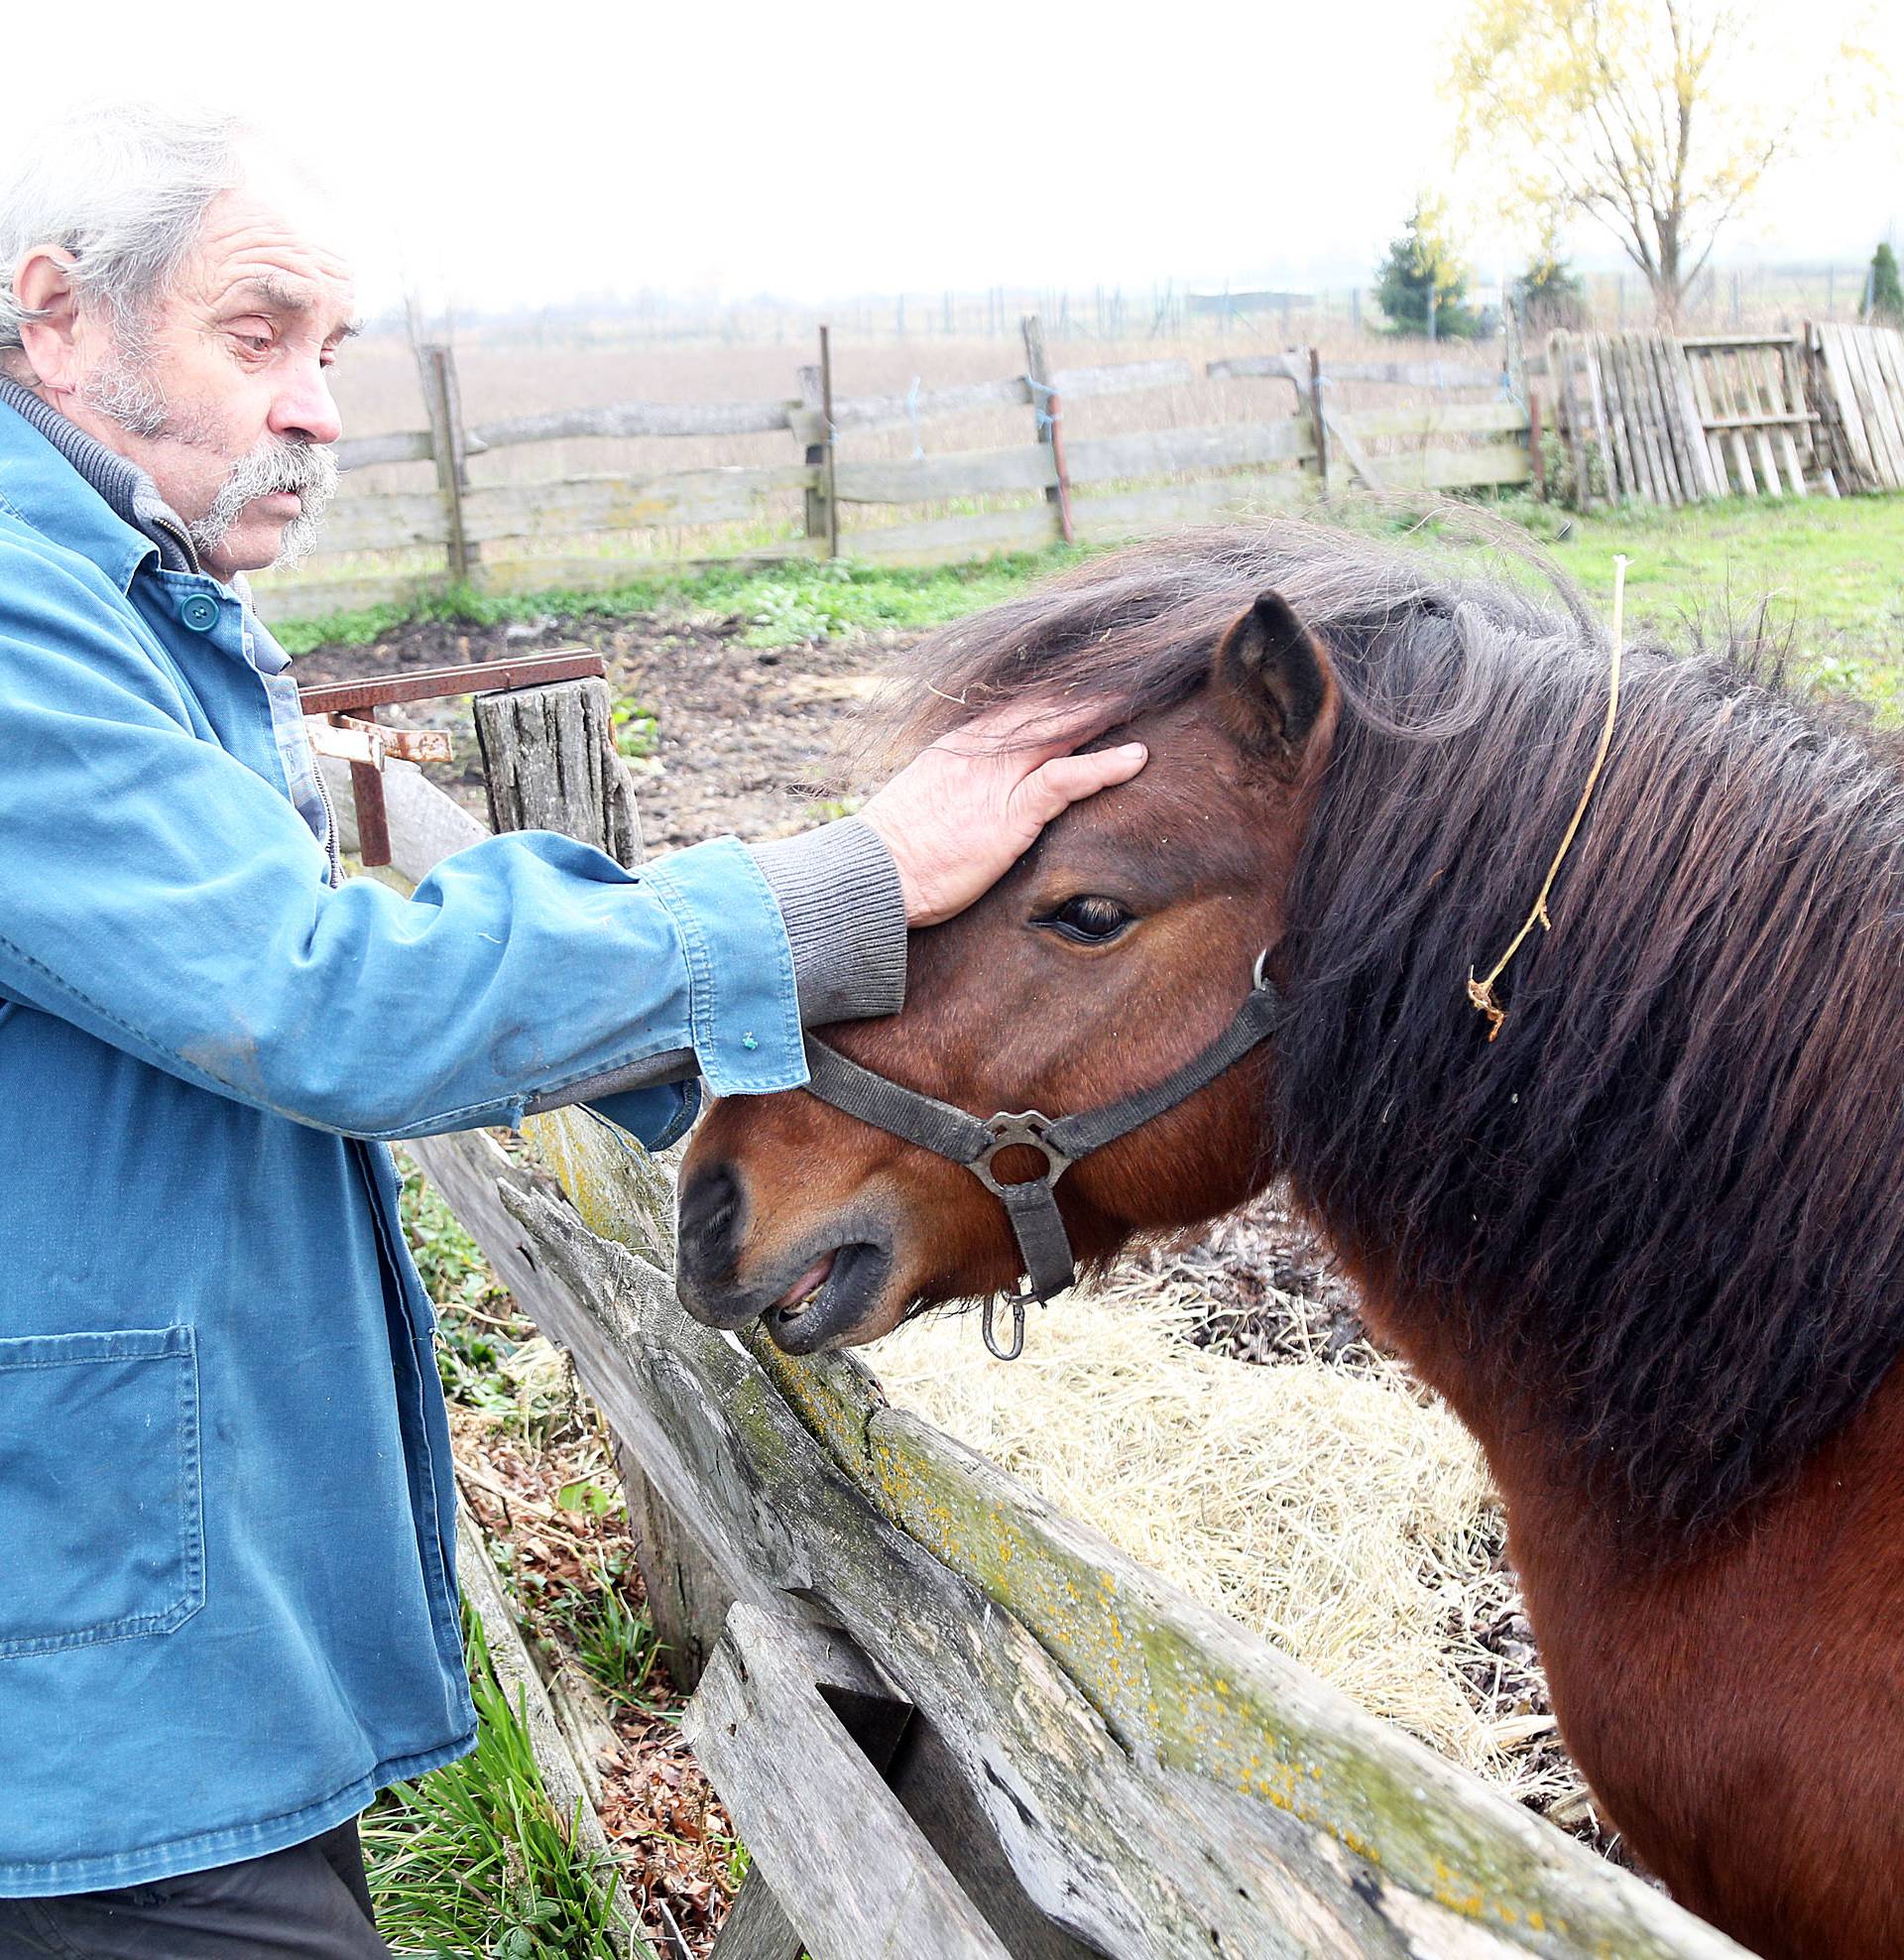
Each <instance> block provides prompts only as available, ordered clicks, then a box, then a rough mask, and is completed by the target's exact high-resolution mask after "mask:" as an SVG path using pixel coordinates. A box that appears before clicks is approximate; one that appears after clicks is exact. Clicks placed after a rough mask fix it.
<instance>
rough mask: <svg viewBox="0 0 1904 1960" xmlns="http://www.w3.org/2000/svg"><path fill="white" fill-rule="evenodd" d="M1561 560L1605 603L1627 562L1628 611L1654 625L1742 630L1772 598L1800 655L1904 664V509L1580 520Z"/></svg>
mask: <svg viewBox="0 0 1904 1960" xmlns="http://www.w3.org/2000/svg"><path fill="white" fill-rule="evenodd" d="M1552 550H1553V552H1554V555H1555V556H1556V557H1557V558H1558V559H1559V560H1560V562H1561V564H1562V565H1563V566H1565V568H1566V569H1567V570H1568V572H1569V573H1571V574H1572V576H1573V577H1574V578H1575V580H1576V581H1578V582H1579V583H1580V584H1581V585H1583V586H1585V587H1586V588H1587V590H1588V591H1589V592H1592V593H1597V594H1606V595H1610V594H1611V592H1612V587H1613V557H1614V554H1615V553H1617V552H1624V553H1625V555H1626V556H1627V557H1628V558H1629V559H1630V560H1631V564H1630V567H1629V569H1628V571H1627V574H1626V596H1627V606H1628V608H1629V610H1630V611H1631V613H1632V614H1633V616H1634V617H1635V618H1637V619H1642V620H1645V621H1647V622H1648V623H1651V624H1656V625H1660V626H1669V625H1670V624H1671V623H1672V622H1673V621H1674V620H1676V619H1678V618H1681V617H1683V616H1685V615H1687V614H1688V613H1702V614H1705V615H1707V616H1723V614H1724V613H1725V611H1726V609H1727V608H1729V609H1730V611H1731V612H1732V614H1733V615H1734V616H1735V617H1739V618H1742V617H1743V616H1744V615H1745V614H1746V613H1748V612H1749V611H1750V610H1751V609H1752V608H1754V607H1755V606H1756V605H1757V603H1758V601H1759V600H1760V599H1763V598H1769V599H1770V601H1771V603H1772V607H1773V610H1774V615H1775V616H1783V617H1785V618H1789V619H1791V620H1792V621H1793V622H1794V624H1795V625H1796V627H1797V630H1798V644H1799V648H1800V651H1801V652H1802V653H1805V654H1811V655H1820V656H1823V655H1828V654H1849V655H1852V656H1854V657H1857V658H1860V659H1882V660H1887V661H1892V662H1896V661H1898V660H1899V659H1900V658H1904V497H1846V498H1844V499H1841V500H1838V501H1833V500H1832V499H1830V498H1824V497H1808V498H1806V499H1805V500H1804V501H1803V502H1799V501H1797V500H1781V501H1779V502H1775V503H1773V502H1764V501H1761V500H1759V499H1757V498H1733V499H1731V500H1729V501H1728V502H1725V503H1723V504H1710V505H1705V506H1701V507H1698V508H1695V509H1689V510H1683V511H1651V512H1642V511H1638V510H1633V511H1626V512H1619V513H1615V514H1607V515H1597V516H1594V517H1577V518H1575V519H1573V521H1572V531H1571V535H1569V536H1568V537H1566V538H1557V539H1555V540H1554V542H1553V544H1552Z"/></svg>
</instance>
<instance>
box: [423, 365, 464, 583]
mask: <svg viewBox="0 0 1904 1960" xmlns="http://www.w3.org/2000/svg"><path fill="white" fill-rule="evenodd" d="M416 359H417V364H418V366H419V367H420V368H421V370H422V377H423V406H424V408H425V409H426V410H427V411H428V412H429V440H430V448H431V451H432V453H433V454H434V456H435V458H436V488H437V490H438V491H439V492H440V493H441V495H442V499H443V515H444V517H445V518H447V519H448V521H449V575H450V576H451V577H452V578H454V579H455V580H456V581H457V582H458V583H459V584H460V583H462V582H463V581H464V580H466V579H467V578H468V577H469V541H468V538H467V536H466V534H465V532H464V530H463V492H464V491H465V490H466V489H467V488H468V487H469V481H468V451H467V448H466V444H465V439H464V435H463V402H462V392H461V390H460V389H459V388H458V387H457V384H456V357H455V355H454V354H453V353H451V352H450V350H449V349H448V348H447V347H440V346H434V345H431V346H426V347H419V348H418V349H417V350H416Z"/></svg>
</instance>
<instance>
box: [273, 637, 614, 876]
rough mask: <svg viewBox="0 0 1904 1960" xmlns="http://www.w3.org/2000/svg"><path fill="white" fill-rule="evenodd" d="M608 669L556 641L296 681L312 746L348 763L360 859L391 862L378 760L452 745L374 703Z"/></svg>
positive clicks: (421, 755)
mask: <svg viewBox="0 0 1904 1960" xmlns="http://www.w3.org/2000/svg"><path fill="white" fill-rule="evenodd" d="M607 674H608V668H607V666H606V665H605V664H604V662H603V660H602V657H601V655H600V654H597V653H593V652H591V651H590V650H589V649H588V648H587V647H557V648H554V649H552V650H551V651H550V652H548V653H545V654H525V655H523V656H522V657H521V658H519V659H516V660H500V661H474V662H470V663H466V664H465V665H463V666H460V667H425V668H418V669H416V671H415V672H414V673H411V674H365V675H363V676H362V677H361V678H359V679H356V680H320V681H313V682H312V683H311V685H310V686H308V687H300V688H298V690H297V695H298V700H299V702H300V703H301V705H302V707H303V710H304V715H305V723H304V725H305V727H306V729H307V730H308V731H309V734H310V745H311V749H312V751H313V752H314V753H315V754H317V755H320V756H336V757H339V758H341V759H342V760H344V761H346V762H348V763H349V764H350V795H351V800H352V801H353V802H354V803H355V804H356V805H357V841H358V846H359V853H360V855H361V856H362V858H363V861H364V863H365V864H367V865H381V864H388V863H389V862H390V818H389V813H388V811H387V810H386V808H385V804H384V779H383V768H384V764H385V763H386V761H388V760H390V759H391V758H393V757H395V758H396V759H397V760H399V761H402V762H447V761H448V760H449V754H450V746H449V737H448V736H447V735H445V734H441V733H437V732H422V731H412V730H408V729H398V728H383V727H380V726H379V725H378V722H377V712H376V711H377V709H378V708H380V707H389V706H393V705H395V704H396V703H397V702H400V701H434V700H446V699H449V698H451V697H452V696H454V695H458V694H500V693H512V692H514V691H515V690H516V689H517V688H519V687H545V686H547V685H549V684H550V683H551V682H553V681H557V680H600V679H603V678H605V677H606V675H607ZM353 710H354V712H353Z"/></svg>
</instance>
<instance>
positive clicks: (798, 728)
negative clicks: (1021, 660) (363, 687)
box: [296, 613, 911, 850]
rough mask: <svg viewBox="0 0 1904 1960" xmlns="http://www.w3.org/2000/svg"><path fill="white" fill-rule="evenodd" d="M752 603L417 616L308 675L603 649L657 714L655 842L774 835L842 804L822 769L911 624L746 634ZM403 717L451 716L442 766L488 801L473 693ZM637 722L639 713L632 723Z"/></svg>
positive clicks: (666, 844)
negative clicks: (525, 619)
mask: <svg viewBox="0 0 1904 1960" xmlns="http://www.w3.org/2000/svg"><path fill="white" fill-rule="evenodd" d="M752 624H753V622H752V621H751V620H749V619H748V618H747V616H746V615H744V614H737V613H722V614H709V613H698V614H691V615H666V614H654V613H649V614H642V615H638V616H636V617H632V618H628V619H613V620H611V619H605V618H600V617H585V618H581V619H553V618H551V619H546V620H540V621H536V622H535V623H533V624H517V625H511V626H493V627H470V626H456V625H449V624H445V623H443V622H441V621H434V620H423V621H416V622H413V623H412V624H410V625H408V626H405V627H402V628H400V629H398V630H397V631H395V632H393V633H391V634H389V635H387V636H386V637H385V638H384V639H381V640H379V641H378V642H377V643H376V644H375V645H373V646H369V647H338V648H332V647H319V648H316V649H314V650H313V651H312V652H310V653H308V654H305V655H304V656H302V658H300V659H299V660H298V661H297V669H296V672H297V678H298V680H299V682H309V681H314V680H346V679H355V678H358V677H359V676H362V675H365V674H379V675H381V674H402V673H410V672H414V671H415V670H416V669H418V668H428V667H453V666H463V665H468V664H470V663H472V662H477V661H492V660H503V659H506V658H508V657H509V656H511V655H517V654H524V653H539V652H542V651H545V650H546V649H549V648H552V647H561V646H575V645H580V646H585V647H588V648H590V649H591V650H592V651H593V652H595V653H598V654H600V655H601V656H602V659H603V660H604V661H605V662H606V663H607V666H608V671H609V686H610V690H611V692H612V693H613V695H614V696H615V698H616V700H617V701H619V702H626V703H629V704H630V705H631V706H632V707H633V708H634V709H637V710H640V711H643V712H645V713H646V714H651V715H653V716H654V723H655V727H654V754H653V756H652V757H650V758H646V759H636V760H633V761H631V764H630V766H631V768H632V769H633V770H634V772H635V777H636V787H637V790H638V791H639V793H640V800H641V809H642V828H643V833H644V836H645V838H646V840H647V843H648V847H649V849H650V850H675V849H678V848H679V847H680V846H681V845H683V844H694V843H699V842H701V841H702V840H703V839H705V838H708V837H718V836H724V835H729V834H732V835H734V836H738V837H742V838H747V839H750V840H751V839H754V838H758V837H773V836H779V835H782V834H784V833H785V832H787V831H790V830H797V829H800V828H802V827H803V826H805V825H808V824H812V823H817V822H820V821H823V820H824V818H825V817H827V816H830V815H837V814H838V813H839V812H838V809H837V808H836V807H824V806H823V805H824V804H825V803H826V802H827V799H828V798H829V797H830V796H834V795H835V794H837V793H836V791H835V790H834V789H832V788H831V787H829V786H827V785H826V784H825V782H824V780H823V779H824V778H825V776H826V773H827V762H828V756H829V751H830V747H831V744H832V742H833V740H834V738H835V736H836V735H837V734H838V732H839V731H840V729H841V728H842V727H843V725H844V724H845V722H846V720H847V719H848V717H850V716H851V714H852V713H853V711H854V709H855V708H856V707H857V706H858V705H859V704H860V703H861V702H862V701H863V700H864V699H865V698H866V696H867V695H868V694H869V693H871V692H872V690H873V689H874V688H875V687H876V686H877V685H878V682H879V676H880V673H881V671H882V669H883V667H884V666H885V664H886V663H887V662H888V661H889V660H890V659H891V658H892V654H893V653H894V651H895V650H897V649H899V648H901V647H904V646H908V645H910V644H911V637H910V636H906V635H901V634H885V635H881V636H878V637H861V638H855V639H850V640H820V641H815V642H812V643H809V644H807V645H804V646H795V647H775V648H761V647H750V646H748V645H746V644H745V636H746V635H747V633H748V631H749V630H750V628H751V626H752ZM378 718H379V719H380V720H383V721H387V722H389V723H390V724H391V725H392V726H393V727H406V728H437V729H447V730H448V731H449V733H450V736H451V738H452V740H453V742H454V743H455V761H454V762H453V763H452V764H451V765H450V766H449V768H447V769H445V770H438V769H434V768H432V769H431V771H430V774H431V776H433V777H434V778H435V779H436V780H437V781H438V782H439V783H441V784H442V785H443V787H444V788H445V789H448V790H449V791H450V792H451V793H452V794H453V795H455V796H457V797H458V798H459V799H460V800H462V801H464V802H465V803H467V804H468V806H469V807H470V808H472V809H474V810H476V811H477V812H479V813H483V812H484V798H483V786H482V771H481V766H480V758H479V756H478V754H477V749H476V734H475V727H474V723H473V720H472V718H471V714H470V708H469V702H468V699H467V698H466V697H451V698H449V699H447V700H441V701H418V702H413V703H405V704H400V705H398V706H396V707H390V708H381V709H379V710H378ZM631 725H632V724H631Z"/></svg>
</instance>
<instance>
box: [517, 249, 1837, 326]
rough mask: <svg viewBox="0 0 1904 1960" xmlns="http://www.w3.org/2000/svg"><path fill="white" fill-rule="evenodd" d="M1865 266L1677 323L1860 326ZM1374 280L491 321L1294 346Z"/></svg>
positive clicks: (1761, 277) (579, 312)
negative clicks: (1211, 336)
mask: <svg viewBox="0 0 1904 1960" xmlns="http://www.w3.org/2000/svg"><path fill="white" fill-rule="evenodd" d="M1580 277H1581V283H1582V287H1583V289H1584V297H1585V302H1586V306H1587V310H1588V314H1589V322H1590V323H1591V324H1592V325H1593V326H1595V327H1597V328H1600V329H1602V330H1606V331H1624V330H1627V329H1629V328H1630V329H1633V330H1639V329H1642V328H1646V327H1650V326H1651V325H1652V324H1653V317H1654V315H1653V302H1652V295H1651V293H1650V291H1649V290H1648V288H1647V285H1646V282H1645V280H1644V279H1643V278H1641V277H1640V275H1639V273H1638V272H1637V271H1619V270H1609V271H1604V272H1597V271H1589V272H1584V273H1582V274H1581V276H1580ZM1867 277H1868V267H1867V266H1866V265H1865V264H1863V263H1861V262H1858V263H1852V262H1845V263H1844V264H1838V263H1829V262H1822V261H1813V262H1809V263H1802V264H1789V265H1754V266H1745V265H1737V266H1708V267H1707V268H1706V269H1705V270H1704V271H1703V272H1702V273H1701V274H1700V275H1699V277H1698V278H1697V279H1696V280H1695V281H1694V282H1693V287H1692V290H1691V292H1690V293H1689V294H1688V296H1687V299H1686V303H1685V305H1684V306H1683V307H1682V310H1681V319H1682V322H1683V323H1684V324H1685V325H1686V326H1687V327H1688V328H1690V329H1693V330H1697V331H1702V332H1721V331H1726V330H1731V331H1744V330H1745V329H1746V328H1748V327H1752V326H1757V325H1760V324H1763V323H1765V322H1766V321H1767V320H1768V319H1776V318H1777V316H1779V315H1781V314H1784V315H1789V316H1790V317H1791V318H1794V319H1796V318H1800V317H1806V318H1812V319H1843V320H1851V319H1855V318H1856V317H1857V314H1858V308H1859V306H1861V305H1862V303H1863V299H1864V295H1865V283H1866V280H1867ZM1375 295H1376V289H1375V287H1374V286H1373V285H1372V284H1345V283H1339V284H1334V285H1326V286H1316V287H1313V288H1311V289H1310V290H1308V291H1294V290H1290V289H1288V288H1285V287H1269V286H1263V285H1249V284H1246V283H1245V282H1243V281H1232V282H1230V283H1228V284H1223V283H1218V282H1210V281H1195V280H1183V279H1174V278H1173V279H1161V278H1160V279H1155V280H1145V281H1143V282H1141V283H1137V282H1128V283H1120V282H1117V281H1099V282H1095V283H1093V284H1092V285H1089V286H1062V287H1060V286H987V287H983V288H976V289H966V290H960V291H954V290H951V289H944V288H941V289H937V290H924V289H917V288H915V289H913V290H911V291H907V292H899V293H870V294H859V295H856V296H853V297H852V298H849V299H845V300H835V301H832V302H830V303H828V304H827V305H826V306H808V305H795V304H792V303H788V302H784V301H776V300H773V299H761V300H751V301H736V302H730V303H725V304H723V303H717V302H714V301H695V300H691V299H682V298H679V297H676V296H670V295H663V294H659V293H645V294H637V295H634V296H631V297H629V298H625V299H621V300H617V301H615V302H613V303H612V305H605V306H603V308H602V309H601V311H600V312H592V311H591V310H590V309H588V308H587V307H584V306H562V307H560V308H552V309H550V310H549V311H547V312H546V313H523V314H519V315H515V316H512V317H510V318H508V319H505V320H500V321H494V322H486V327H488V328H489V329H490V330H496V331H500V332H502V333H504V334H507V335H508V336H509V337H510V338H511V339H513V340H515V341H517V342H519V343H525V344H531V345H534V344H536V343H538V342H547V341H549V340H551V339H554V340H560V341H562V342H565V343H566V342H569V341H572V340H575V339H577V338H587V337H589V336H591V335H595V334H598V333H599V334H603V336H604V337H606V338H611V339H614V340H616V341H617V342H622V343H626V342H650V343H654V344H659V343H662V342H677V341H681V340H706V341H718V342H722V343H726V344H752V345H757V346H758V345H761V344H763V343H766V344H774V343H780V344H785V343H799V342H805V341H808V340H810V339H811V337H812V333H813V330H814V328H815V327H816V326H817V325H818V324H819V322H820V321H821V320H822V319H830V320H831V321H832V322H833V323H834V325H835V326H836V328H837V330H838V331H839V332H840V333H842V334H850V335H851V336H852V337H853V338H854V339H855V340H858V341H893V340H897V341H915V340H935V339H937V340H947V339H958V340H978V339H995V340H1010V339H1015V338H1016V336H1017V331H1018V321H1019V319H1020V318H1021V317H1022V316H1023V315H1024V314H1025V313H1027V312H1035V313H1037V314H1038V315H1039V316H1040V317H1041V318H1042V319H1043V320H1044V321H1045V323H1046V325H1047V327H1048V328H1049V329H1050V331H1051V334H1052V336H1053V338H1055V339H1059V340H1101V341H1131V340H1141V339H1145V338H1149V339H1158V340H1181V339H1183V338H1185V337H1187V336H1190V335H1196V334H1205V333H1215V334H1217V335H1219V336H1224V337H1227V336H1229V335H1232V334H1234V335H1236V336H1238V337H1239V338H1240V339H1245V340H1247V339H1249V338H1251V337H1254V338H1258V339H1265V340H1270V341H1272V342H1273V343H1274V344H1276V345H1279V346H1280V345H1287V344H1288V343H1290V342H1292V341H1297V340H1324V339H1328V338H1331V337H1332V336H1334V335H1336V334H1360V333H1363V332H1365V331H1367V330H1368V329H1371V328H1377V327H1379V326H1381V325H1382V324H1383V315H1382V311H1381V307H1380V305H1379V303H1378V301H1377V299H1376V296H1375Z"/></svg>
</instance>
